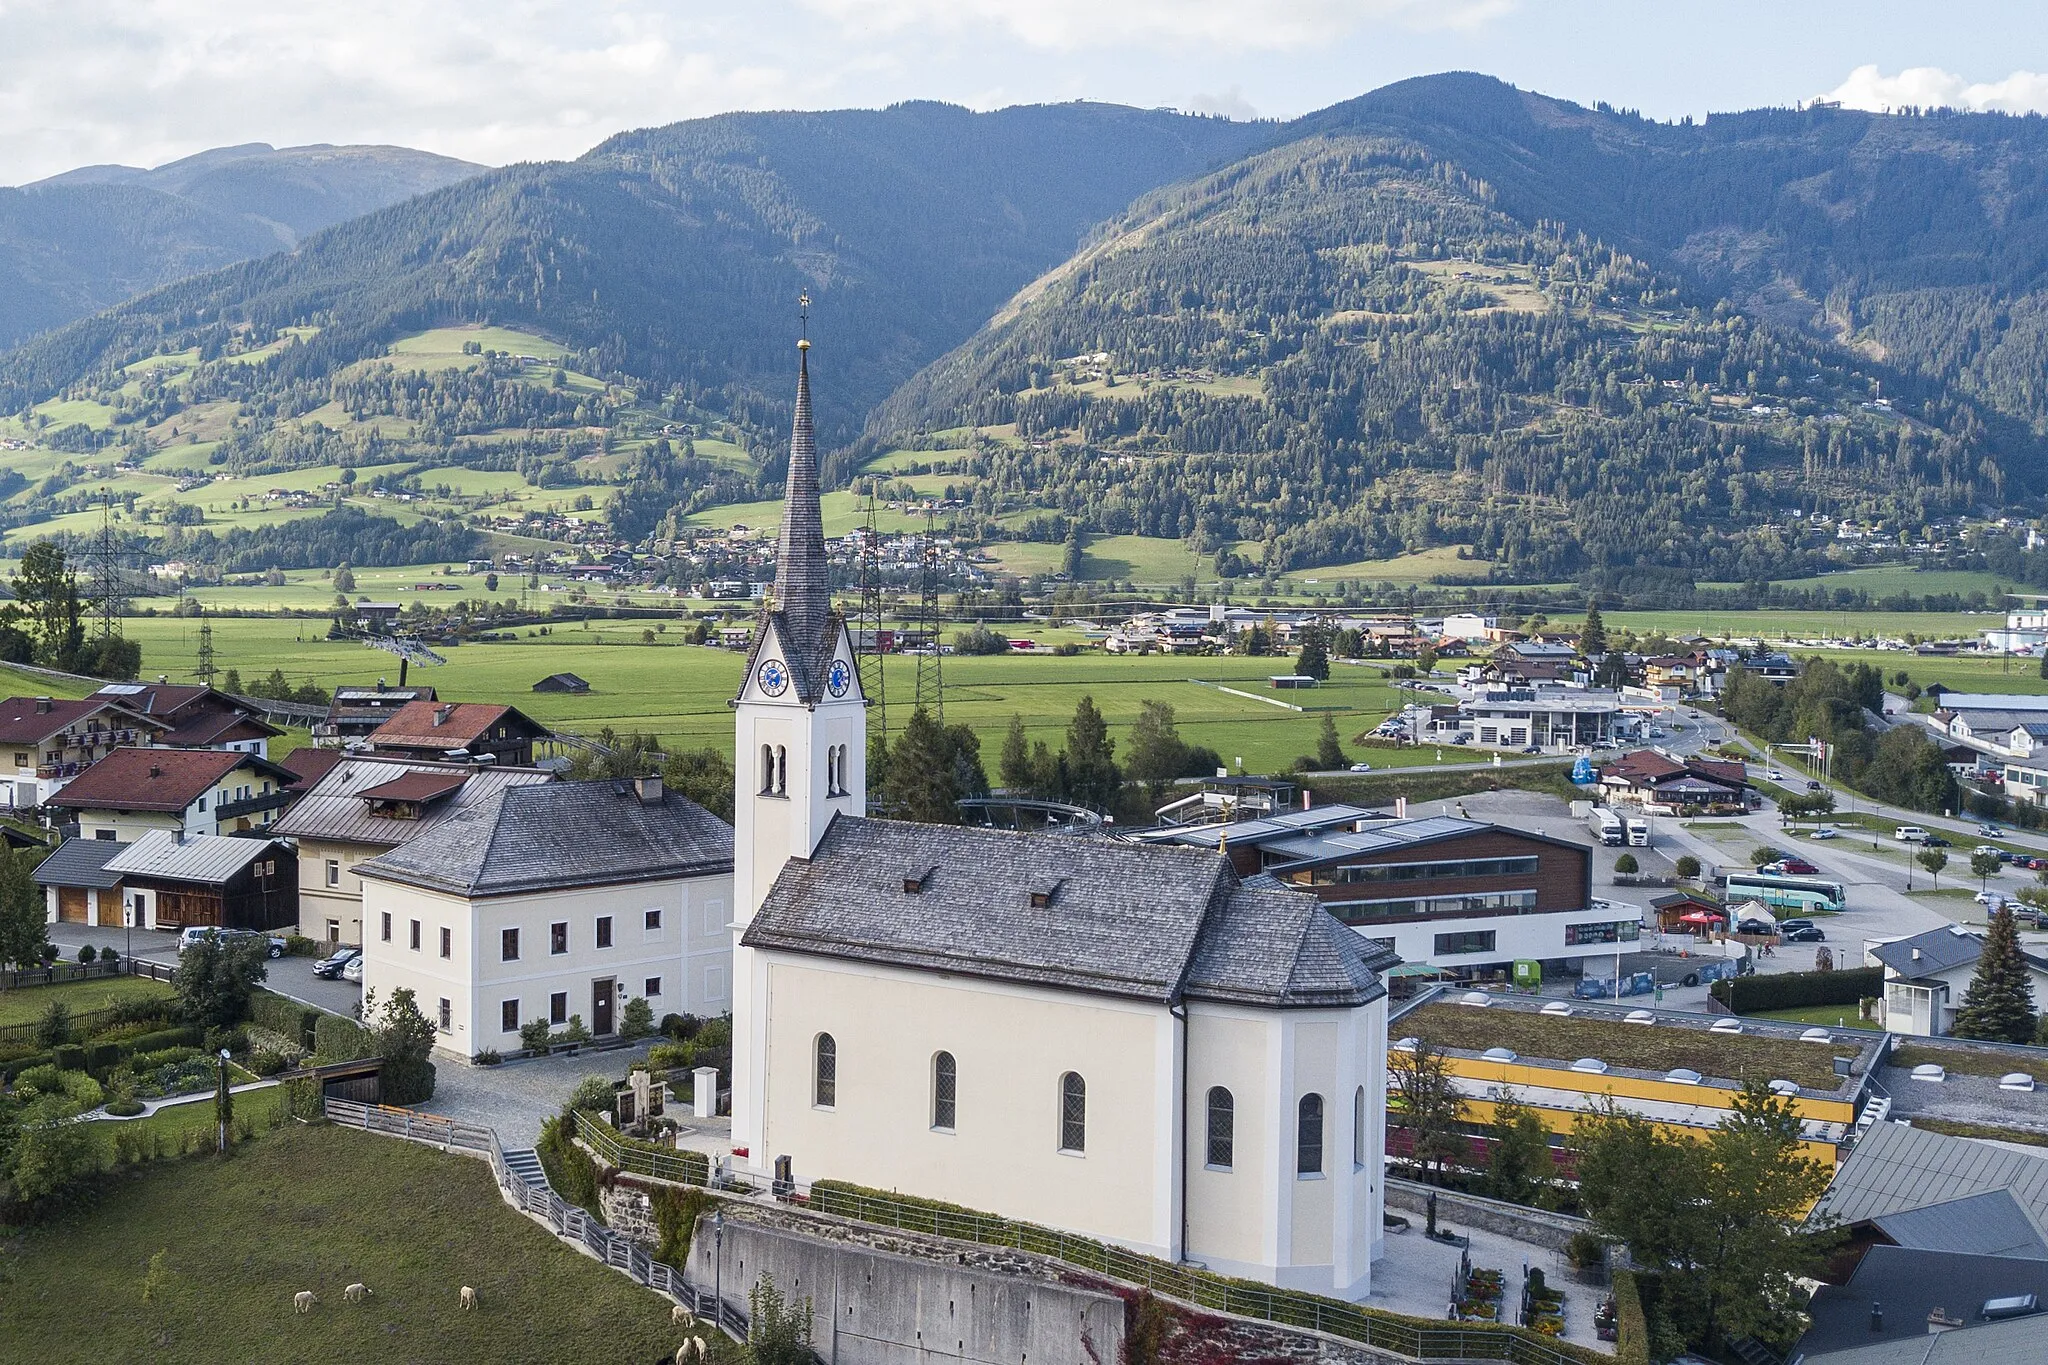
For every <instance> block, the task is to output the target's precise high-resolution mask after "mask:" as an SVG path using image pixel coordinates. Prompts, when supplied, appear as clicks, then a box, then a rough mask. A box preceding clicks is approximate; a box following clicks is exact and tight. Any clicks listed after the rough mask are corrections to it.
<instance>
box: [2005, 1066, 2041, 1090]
mask: <svg viewBox="0 0 2048 1365" xmlns="http://www.w3.org/2000/svg"><path fill="white" fill-rule="evenodd" d="M1998 1088H1999V1089H2000V1090H2032V1089H2033V1088H2034V1078H2033V1077H2032V1076H2031V1075H2029V1074H2028V1073H2026V1072H2024V1071H2008V1072H2006V1073H2005V1074H2004V1075H2003V1076H2000V1077H1999V1078H1998Z"/></svg>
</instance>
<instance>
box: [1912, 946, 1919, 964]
mask: <svg viewBox="0 0 2048 1365" xmlns="http://www.w3.org/2000/svg"><path fill="white" fill-rule="evenodd" d="M1913 960H1914V961H1915V962H1918V961H1919V960H1920V950H1919V949H1918V948H1915V949H1914V950H1913Z"/></svg>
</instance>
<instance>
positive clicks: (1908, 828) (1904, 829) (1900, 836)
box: [1892, 825, 1927, 844]
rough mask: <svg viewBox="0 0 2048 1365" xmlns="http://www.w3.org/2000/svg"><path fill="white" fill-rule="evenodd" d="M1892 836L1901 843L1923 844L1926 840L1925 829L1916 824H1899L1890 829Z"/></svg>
mask: <svg viewBox="0 0 2048 1365" xmlns="http://www.w3.org/2000/svg"><path fill="white" fill-rule="evenodd" d="M1892 838H1894V839H1896V840H1898V841H1899V842H1900V843H1902V844H1924V843H1926V842H1927V831H1926V830H1924V829H1922V828H1921V827H1920V826H1918V825H1900V826H1899V827H1898V828H1897V829H1895V830H1893V831H1892Z"/></svg>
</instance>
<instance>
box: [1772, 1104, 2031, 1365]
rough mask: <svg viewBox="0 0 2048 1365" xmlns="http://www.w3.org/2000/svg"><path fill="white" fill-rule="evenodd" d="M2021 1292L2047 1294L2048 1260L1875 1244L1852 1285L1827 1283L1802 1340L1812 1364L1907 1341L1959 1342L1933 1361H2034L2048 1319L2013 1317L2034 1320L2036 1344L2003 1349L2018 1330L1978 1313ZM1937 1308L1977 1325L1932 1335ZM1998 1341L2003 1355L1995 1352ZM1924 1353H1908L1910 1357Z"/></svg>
mask: <svg viewBox="0 0 2048 1365" xmlns="http://www.w3.org/2000/svg"><path fill="white" fill-rule="evenodd" d="M1878 1126H1879V1127H1884V1126H1885V1125H1883V1124H1880V1125H1878ZM2016 1294H2034V1295H2037V1296H2040V1297H2041V1298H2042V1299H2043V1300H2048V1261H2034V1260H2026V1259H2023V1258H2020V1257H2012V1256H1963V1255H1956V1254H1954V1253H1951V1252H1942V1251H1917V1250H1911V1249H1908V1248H1906V1247H1891V1246H1874V1247H1872V1248H1870V1250H1869V1251H1868V1252H1866V1253H1864V1256H1863V1259H1862V1260H1861V1261H1860V1262H1858V1264H1857V1266H1856V1272H1855V1273H1854V1274H1853V1275H1851V1276H1850V1277H1849V1282H1848V1283H1847V1284H1845V1285H1839V1286H1837V1285H1823V1286H1822V1287H1821V1289H1820V1292H1819V1293H1817V1294H1815V1295H1814V1297H1813V1303H1812V1306H1811V1308H1810V1309H1809V1311H1810V1312H1811V1314H1812V1316H1813V1326H1812V1327H1810V1328H1809V1329H1808V1330H1807V1332H1806V1334H1805V1335H1804V1336H1802V1337H1801V1338H1800V1339H1799V1346H1798V1349H1799V1351H1800V1352H1802V1353H1804V1354H1805V1356H1806V1359H1807V1361H1808V1362H1809V1365H1812V1362H1815V1361H1819V1360H1827V1359H1833V1358H1834V1357H1831V1356H1828V1355H1824V1354H1822V1353H1824V1352H1843V1353H1844V1355H1843V1356H1842V1357H1841V1358H1842V1359H1847V1360H1854V1359H1856V1358H1857V1357H1856V1356H1855V1355H1850V1354H1847V1353H1848V1352H1852V1351H1854V1352H1862V1351H1865V1350H1867V1349H1869V1348H1871V1347H1878V1346H1891V1345H1894V1344H1897V1345H1901V1346H1904V1345H1906V1344H1907V1343H1909V1342H1910V1343H1911V1344H1912V1345H1913V1346H1917V1347H1919V1348H1921V1349H1922V1350H1925V1349H1927V1347H1928V1345H1929V1343H1938V1342H1944V1341H1950V1340H1953V1341H1954V1345H1953V1346H1952V1347H1944V1348H1943V1354H1941V1355H1937V1356H1935V1357H1934V1359H1936V1360H1944V1359H1945V1360H1948V1361H1951V1362H1955V1365H1964V1363H1965V1362H1967V1365H1979V1362H1985V1361H1994V1360H1995V1361H2001V1362H2008V1361H2009V1362H2020V1361H2024V1362H2026V1365H2035V1362H2038V1361H2040V1360H2041V1359H2042V1345H2043V1343H2044V1342H2048V1317H2031V1318H2019V1319H2014V1320H2012V1323H2011V1325H2012V1326H2018V1325H2019V1324H2022V1323H2025V1324H2028V1325H2029V1326H2030V1328H2031V1330H2030V1331H2026V1332H2021V1333H2018V1334H2017V1335H2018V1336H2019V1337H2020V1338H2021V1339H2022V1340H2023V1341H2026V1342H2030V1343H2031V1350H2024V1351H2021V1352H2020V1353H2018V1354H2007V1353H2005V1348H2007V1347H2010V1346H2012V1345H2014V1341H2013V1335H2014V1334H2009V1333H2004V1332H1999V1333H1997V1334H1996V1335H1993V1333H1994V1330H1995V1329H1996V1328H1997V1327H1998V1326H1999V1324H1994V1323H1988V1322H1985V1321H1984V1320H1983V1318H1982V1317H1981V1316H1980V1314H1981V1313H1982V1311H1983V1308H1984V1301H1985V1300H1986V1299H1992V1298H2004V1297H2006V1296H2007V1295H2016ZM1872 1300H1876V1301H1877V1302H1878V1303H1879V1304H1881V1305H1883V1307H1884V1326H1883V1328H1882V1330H1880V1331H1875V1332H1873V1331H1872V1330H1871V1329H1870V1305H1871V1301H1872ZM1936 1308H1939V1309H1941V1310H1942V1311H1943V1312H1944V1313H1945V1314H1947V1315H1948V1316H1950V1317H1953V1318H1961V1319H1962V1320H1963V1322H1964V1323H1965V1324H1975V1325H1966V1326H1965V1327H1964V1328H1963V1329H1962V1330H1961V1331H1957V1332H1943V1333H1940V1334H1933V1333H1930V1332H1929V1331H1928V1330H1927V1316H1928V1314H1929V1313H1931V1312H1932V1311H1933V1310H1934V1309H1936ZM1994 1346H1995V1347H1997V1348H1998V1352H1999V1353H1997V1354H1993V1353H1992V1352H1993V1348H1994ZM1879 1358H1880V1359H1883V1358H1884V1357H1882V1356H1880V1357H1879ZM1925 1358H1926V1357H1924V1356H1923V1357H1914V1356H1912V1355H1910V1354H1908V1355H1906V1356H1905V1357H1904V1359H1905V1360H1908V1361H1911V1360H1915V1359H1925ZM1866 1359H1867V1357H1866ZM1893 1359H1898V1357H1893Z"/></svg>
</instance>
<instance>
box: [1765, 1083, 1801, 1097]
mask: <svg viewBox="0 0 2048 1365" xmlns="http://www.w3.org/2000/svg"><path fill="white" fill-rule="evenodd" d="M1771 1093H1772V1094H1773V1095H1796V1094H1798V1093H1799V1083H1798V1082H1797V1081H1772V1082H1771Z"/></svg>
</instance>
